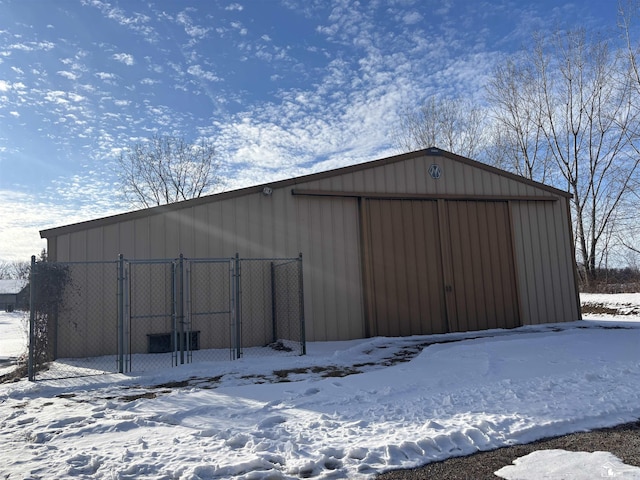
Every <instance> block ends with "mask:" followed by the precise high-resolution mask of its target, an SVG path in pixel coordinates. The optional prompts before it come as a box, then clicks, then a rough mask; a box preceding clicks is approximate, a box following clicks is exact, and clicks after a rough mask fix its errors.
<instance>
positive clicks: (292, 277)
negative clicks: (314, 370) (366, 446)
mask: <svg viewBox="0 0 640 480" xmlns="http://www.w3.org/2000/svg"><path fill="white" fill-rule="evenodd" d="M31 285H32V286H33V292H32V302H31V303H32V308H31V320H30V342H29V378H30V379H31V380H35V379H36V377H37V378H38V379H54V378H67V377H74V376H85V375H93V374H101V373H111V372H121V373H123V372H139V371H145V370H152V369H159V368H170V367H171V366H177V365H182V364H187V363H191V362H202V361H220V360H233V359H237V358H239V357H242V356H245V357H246V356H264V355H302V354H304V353H305V338H304V311H303V310H304V309H303V289H302V256H300V257H298V258H291V259H240V258H238V256H236V257H235V258H225V259H187V258H183V257H182V256H180V257H179V258H177V259H166V260H133V261H127V260H125V259H123V258H120V260H118V261H114V262H83V263H51V262H42V263H36V262H35V261H32V277H31Z"/></svg>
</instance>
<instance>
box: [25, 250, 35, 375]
mask: <svg viewBox="0 0 640 480" xmlns="http://www.w3.org/2000/svg"><path fill="white" fill-rule="evenodd" d="M35 281H36V256H35V255H32V256H31V271H30V272H29V361H28V364H27V371H28V375H29V381H31V382H33V381H35V379H36V376H35V365H34V361H35V348H36V346H35V336H36V335H35V323H36V286H35Z"/></svg>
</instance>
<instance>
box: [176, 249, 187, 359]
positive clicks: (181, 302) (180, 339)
mask: <svg viewBox="0 0 640 480" xmlns="http://www.w3.org/2000/svg"><path fill="white" fill-rule="evenodd" d="M177 307H178V328H179V329H180V331H179V333H178V343H179V344H180V347H179V348H180V365H183V364H184V344H185V341H186V339H185V336H184V333H185V332H184V255H182V253H181V254H180V259H179V260H178V299H177Z"/></svg>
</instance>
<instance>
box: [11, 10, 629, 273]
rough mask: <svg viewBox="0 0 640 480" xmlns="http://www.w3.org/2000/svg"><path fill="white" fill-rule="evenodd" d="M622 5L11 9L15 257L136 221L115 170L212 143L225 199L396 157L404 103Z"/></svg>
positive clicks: (607, 18) (471, 83)
mask: <svg viewBox="0 0 640 480" xmlns="http://www.w3.org/2000/svg"><path fill="white" fill-rule="evenodd" d="M616 10H617V2H615V1H614V0H606V1H603V0H585V1H575V2H563V1H562V0H534V1H528V0H527V1H520V0H496V1H476V0H464V1H463V0H388V1H370V2H369V1H361V2H355V1H347V0H335V1H334V0H281V1H277V0H262V1H258V0H255V1H215V0H211V1H209V0H200V1H196V0H190V1H188V0H185V1H175V0H174V1H157V0H148V1H135V0H128V1H120V2H118V1H103V0H56V1H49V0H0V222H1V224H0V259H4V260H28V258H29V257H30V255H32V254H37V253H38V252H39V251H40V250H41V249H42V247H43V246H44V243H43V242H42V241H41V240H40V239H39V234H38V231H39V230H40V229H43V228H49V227H54V226H59V225H65V224H69V223H74V222H77V221H82V220H88V219H91V218H96V217H101V216H105V215H108V214H113V213H118V212H122V211H126V210H128V207H127V205H125V204H124V203H122V201H121V199H120V198H119V197H118V195H117V190H118V189H117V187H116V183H115V182H116V177H115V175H114V167H113V161H114V159H115V158H116V157H117V155H118V154H119V152H120V151H121V149H123V148H125V147H127V146H128V145H130V144H132V143H134V142H138V141H141V140H143V139H146V138H148V137H150V136H152V135H154V134H160V135H165V134H170V135H176V136H179V137H184V138H185V139H186V140H188V141H197V140H198V139H200V138H207V139H210V140H212V141H213V142H215V144H216V146H217V151H218V153H219V158H220V160H221V161H222V162H223V165H224V175H225V177H226V187H225V188H226V189H233V188H237V187H241V186H247V185H249V184H256V183H263V182H265V181H271V180H275V179H281V178H288V177H291V176H296V175H301V174H306V173H311V172H315V171H321V170H327V169H330V168H336V167H340V166H344V165H349V164H353V163H357V162H362V161H366V160H374V159H376V158H381V157H385V156H388V155H392V154H395V153H399V152H398V151H397V150H396V148H395V147H394V145H393V140H392V133H393V129H394V127H395V125H396V124H397V121H398V118H399V117H398V116H399V115H400V112H401V111H402V109H403V108H406V107H407V106H410V105H418V104H419V103H420V102H421V101H422V100H423V99H424V98H426V97H427V96H429V95H432V94H443V95H451V96H464V97H467V98H473V99H475V100H476V101H478V102H481V101H482V96H483V92H484V84H485V83H486V79H487V76H488V75H489V73H490V71H491V69H492V67H493V66H494V65H495V64H496V62H500V61H501V60H502V59H504V57H505V55H508V54H510V53H512V52H513V51H515V50H517V49H519V48H523V47H526V46H527V45H528V44H529V43H530V41H531V34H532V32H534V31H543V32H544V31H550V30H553V29H556V28H569V27H575V26H583V27H586V28H588V29H590V30H592V31H598V32H601V33H602V34H603V35H606V36H616V35H618V34H619V32H617V30H616Z"/></svg>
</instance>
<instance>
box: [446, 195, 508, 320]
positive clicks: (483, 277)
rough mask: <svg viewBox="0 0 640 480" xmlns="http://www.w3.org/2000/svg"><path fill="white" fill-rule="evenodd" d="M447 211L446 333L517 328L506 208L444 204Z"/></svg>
mask: <svg viewBox="0 0 640 480" xmlns="http://www.w3.org/2000/svg"><path fill="white" fill-rule="evenodd" d="M446 207H447V208H446V211H447V214H446V220H445V222H443V223H445V225H443V228H444V230H445V233H446V232H448V241H447V242H446V247H447V248H445V249H443V253H444V258H445V259H448V260H450V262H449V265H448V266H447V272H450V273H449V274H450V276H449V277H448V278H446V280H445V281H446V282H447V287H446V292H447V312H448V316H449V328H450V330H451V331H452V332H464V331H469V330H485V329H490V328H513V327H517V326H520V319H519V315H518V296H517V290H516V276H515V267H514V257H513V247H512V242H511V228H510V226H509V225H510V224H509V205H508V204H507V203H506V202H472V201H448V202H446ZM447 250H448V251H447Z"/></svg>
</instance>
